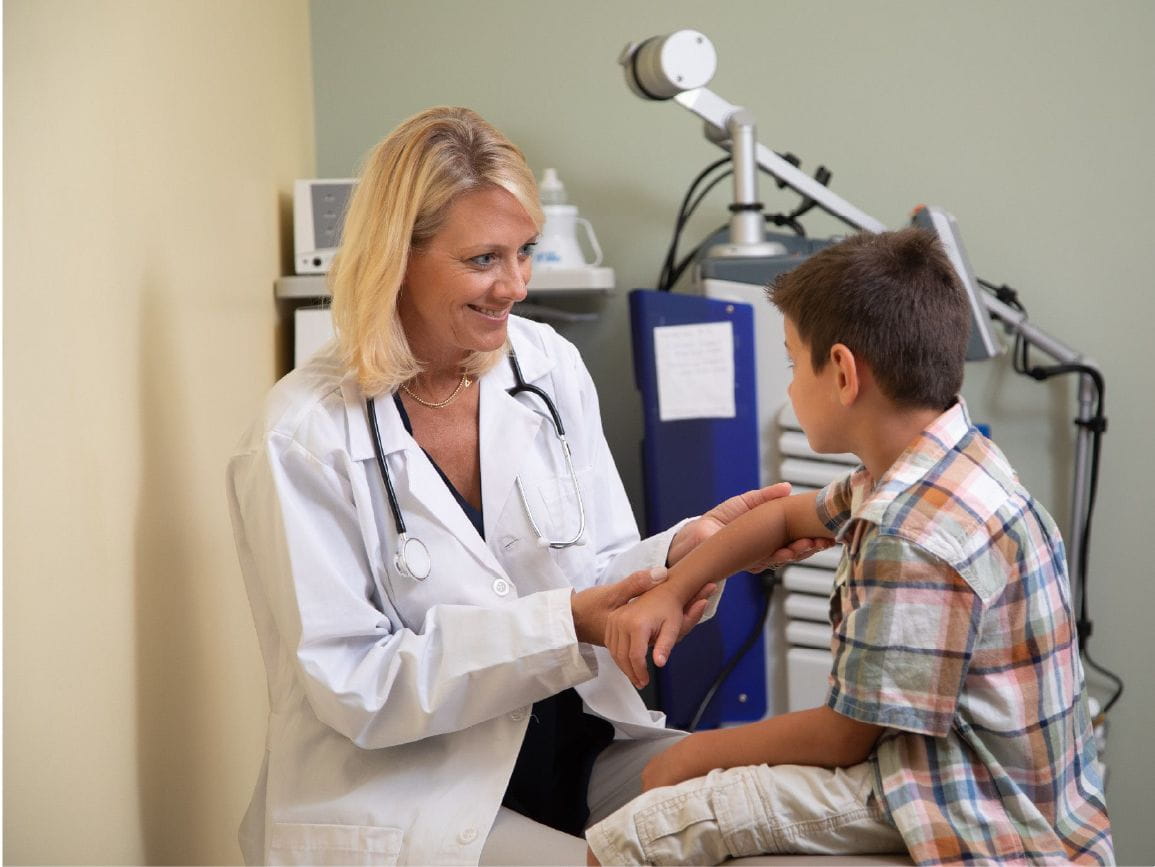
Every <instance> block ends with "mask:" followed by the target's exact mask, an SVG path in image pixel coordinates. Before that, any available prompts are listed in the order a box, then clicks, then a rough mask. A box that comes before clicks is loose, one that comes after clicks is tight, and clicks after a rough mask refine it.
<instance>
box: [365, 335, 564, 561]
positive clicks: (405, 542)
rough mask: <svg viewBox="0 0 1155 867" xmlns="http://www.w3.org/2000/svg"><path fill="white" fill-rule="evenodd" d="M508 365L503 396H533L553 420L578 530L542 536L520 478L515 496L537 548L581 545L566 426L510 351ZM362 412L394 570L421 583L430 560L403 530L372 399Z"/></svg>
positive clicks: (369, 399)
mask: <svg viewBox="0 0 1155 867" xmlns="http://www.w3.org/2000/svg"><path fill="white" fill-rule="evenodd" d="M509 365H510V367H512V368H513V379H514V386H513V387H512V388H510V389H507V391H506V393H507V394H509V396H510V397H517V395H519V394H521V393H522V392H529V393H530V394H533V395H536V396H537V397H538V398H540V399H541V401H542V403H544V404H545V408H546V409H547V410H549V415H550V418H551V419H553V427H554V430H555V431H556V432H557V438H558V441H559V442H561V450H562V454H563V455H564V456H565V465H566V469H567V470H568V471H569V477H570V481H571V482H572V484H573V490H574V496H575V497H577V507H578V530H577V533H575V534H574V536H573V538H572V539H567V540H563V541H555V540H551V539H547V538H546V536H545V534H544V533H542V532H541V529H540V528H539V527H538V525H537V521H535V520H534V519H533V510H532V509H531V508H530V506H529V498H528V497H526V495H525V488H524V487H523V486H522V484H521V476H518V477H517V478H516V480H515V481H516V484H517V494H518V497H519V498H520V499H521V505H522V508H523V509H525V515H526V517H527V518H528V519H529V526H530V527H531V528H532V529H533V534H534V535H535V536H536V537H537V543H538V545H540V546H542V547H543V548H555V549H558V548H570V547H572V546H574V545H580V544H582V536H583V535H585V531H586V510H585V505H584V503H583V502H582V492H581V487H580V485H579V484H578V477H577V471H576V470H575V469H574V465H573V451H572V450H571V449H570V445H569V440H567V439H566V436H565V427H564V426H563V425H562V423H561V416H560V415H558V411H557V407H556V406H555V405H554V402H553V400H551V399H550V396H549V395H548V394H546V393H545V392H544V391H543V390H542V389H540V388H538V387H537V386H536V385H530V384H529V383H527V382H526V381H525V378H524V377H523V376H522V374H521V365H520V364H518V363H517V353H515V352H513V351H512V350H510V353H509ZM365 412H366V414H367V415H368V416H369V428H370V429H371V430H372V432H373V451H374V452H375V453H376V455H377V467H378V469H380V470H381V478H382V480H383V481H384V482H385V493H386V494H387V495H388V497H389V508H390V510H391V511H392V512H393V523H394V524H395V525H396V527H397V553H396V554H394V555H393V565H394V566H396V567H397V571H398V572H399V573H400V574H401V575H404V576H405V577H406V578H412V579H413V580H415V581H424V580H425V579H426V578H428V577H429V569H430V566H431V565H432V561H431V560H430V557H429V549H428V548H427V547H425V543H424V542H422V541H421V540H420V539H418V538H417V537H416V536H410V535H409V534H408V533H407V532H406V530H405V519H404V517H402V514H401V505H400V504H399V503H398V502H397V492H396V491H395V490H394V489H393V480H392V478H391V477H390V475H389V467H388V466H387V465H386V463H385V452H384V449H383V448H382V447H381V432H380V430H379V429H378V427H377V412H376V410H375V407H374V403H373V398H371V397H370V398H367V399H366V400H365Z"/></svg>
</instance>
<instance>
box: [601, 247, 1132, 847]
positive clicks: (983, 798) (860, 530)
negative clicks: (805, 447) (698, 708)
mask: <svg viewBox="0 0 1155 867" xmlns="http://www.w3.org/2000/svg"><path fill="white" fill-rule="evenodd" d="M770 296H771V300H772V302H773V303H774V304H775V306H777V308H778V309H779V310H780V311H781V312H782V314H783V315H784V317H785V327H786V351H787V354H788V355H789V358H790V364H791V366H792V367H793V370H794V375H793V381H792V383H791V385H790V389H789V391H790V401H791V403H792V404H793V406H794V411H795V413H796V414H797V416H798V420H799V422H801V425H802V428H803V430H805V432H806V436H807V439H808V440H809V443H810V446H811V448H813V449H814V450H815V451H817V452H828V453H829V452H853V453H854V454H855V455H857V456H858V457H859V459H860V460H861V461H862V466H860V467H859V468H858V469H857V470H855V471H854V472H853V473H851V474H850V475H849V476H848V477H846V478H844V479H842V480H840V481H836V482H834V483H832V484H831V485H829V486H828V487H826V488H825V489H823V490H822V491H820V492H817V493H810V494H801V495H796V496H792V497H789V498H785V499H781V500H775V501H773V502H770V503H766V504H765V505H762V506H759V507H758V508H756V509H753V510H751V511H750V512H749V513H747V514H746V515H745V516H743V517H742V518H740V519H738V520H736V521H734V522H733V523H732V524H730V525H728V526H727V527H725V528H724V529H722V530H721V531H719V532H718V533H717V534H716V535H714V536H713V537H711V538H710V539H709V540H707V541H706V542H704V543H702V545H700V546H699V547H698V548H696V549H695V550H694V551H693V552H691V553H690V554H689V555H687V556H686V557H685V558H684V559H683V560H681V561H680V562H679V563H678V564H677V565H676V566H674V567H673V568H671V569H670V572H669V576H668V578H667V579H666V581H665V582H664V583H662V584H661V585H660V586H659V587H656V588H655V589H653V590H650V591H648V592H647V593H646V594H645V595H643V596H641V597H639V598H637V599H635V600H634V602H633V603H632V604H630V605H628V606H625V607H623V608H621V609H619V610H618V612H615V614H614V615H613V616H612V617H611V621H610V623H609V625H608V627H607V633H606V646H607V647H608V648H609V649H610V650H611V652H612V653H613V655H614V658H615V659H616V660H617V662H618V664H619V665H620V666H622V669H623V670H624V671H625V672H626V673H627V674H628V675H629V676H630V677H631V679H632V680H633V681H634V683H635V684H636V685H639V686H640V685H642V684H644V683H645V682H646V680H647V674H646V668H645V656H646V651H647V649H648V647H649V645H650V644H651V643H652V644H653V646H654V651H653V656H654V662H655V664H657V665H664V664H665V661H666V658H667V656H668V654H669V651H670V648H671V647H672V646H673V643H674V640H675V639H676V637H677V633H678V627H679V626H680V625H681V617H682V614H681V612H682V610H683V607H684V605H685V604H686V602H687V601H688V600H689V599H691V598H693V597H694V595H695V594H696V593H697V591H698V588H700V587H701V586H702V585H703V584H705V583H706V582H708V581H714V580H717V579H718V578H720V577H724V576H725V575H729V574H731V573H733V572H736V571H738V570H740V569H742V568H743V567H744V566H746V565H748V564H749V563H751V562H753V561H755V560H756V559H758V557H759V555H760V554H762V553H763V552H765V551H767V550H774V549H777V548H780V547H782V546H783V545H785V544H786V543H787V542H789V541H790V540H792V539H796V538H802V537H820V536H826V537H830V536H833V537H834V538H835V539H836V540H837V541H839V542H841V543H842V544H843V546H844V552H843V557H842V561H841V564H840V566H839V569H838V573H837V575H836V578H835V587H834V592H833V594H832V596H831V601H830V612H831V621H832V624H833V626H834V635H833V639H832V642H831V647H832V650H833V653H834V666H833V670H832V671H831V674H830V692H829V696H828V698H827V701H826V705H825V706H823V707H818V708H813V709H811V710H805V711H800V712H795V713H788V714H783V715H780V716H776V717H772V718H770V719H766V720H763V721H761V722H757V723H751V724H748V725H744V726H740V727H736V728H727V729H719V730H716V731H706V732H701V733H698V734H693V735H690V736H688V737H686V738H684V739H683V740H681V741H680V742H678V743H677V744H676V745H675V746H673V747H671V748H670V749H669V750H667V751H666V752H664V753H662V754H660V755H659V756H657V757H656V758H655V759H653V760H652V761H651V762H650V764H649V765H648V766H647V767H646V770H645V772H644V773H643V784H644V789H645V791H644V793H643V794H642V795H641V796H639V797H638V798H637V799H635V800H634V801H633V802H631V803H630V804H628V805H627V806H626V807H624V808H622V809H621V810H619V811H618V812H616V813H614V814H613V815H611V816H610V817H609V818H607V819H605V820H604V821H602V822H600V823H598V824H596V825H594V826H592V827H591V828H590V829H588V831H587V834H586V839H587V840H588V842H589V845H590V863H598V860H597V859H600V861H601V862H602V863H607V864H627V863H647V864H650V863H653V864H683V863H684V864H714V863H718V862H720V861H722V860H724V859H726V858H730V857H739V856H743V855H752V854H756V853H769V852H798V853H812V854H850V853H856V852H857V853H865V852H886V851H901V850H902V849H903V848H906V849H907V850H908V851H909V852H910V855H911V857H912V858H914V860H915V861H916V862H918V863H920V864H928V863H948V862H957V863H963V862H967V863H974V862H976V861H978V862H1017V863H1068V862H1087V863H1111V862H1112V861H1113V858H1114V854H1113V849H1112V842H1111V831H1110V824H1109V821H1108V819H1107V813H1106V808H1105V805H1104V799H1103V789H1102V782H1101V780H1100V779H1099V776H1098V774H1097V773H1096V770H1095V766H1094V759H1095V742H1094V739H1093V736H1092V731H1091V721H1090V717H1089V715H1088V712H1087V703H1086V696H1085V691H1084V683H1083V669H1082V666H1081V664H1080V661H1079V656H1078V651H1077V643H1076V638H1075V634H1074V626H1073V620H1072V616H1071V602H1070V596H1069V593H1070V591H1069V586H1068V580H1067V572H1066V565H1065V561H1064V557H1065V553H1064V549H1063V543H1062V540H1061V538H1060V536H1059V531H1058V529H1057V528H1056V526H1055V523H1054V521H1053V520H1052V519H1051V517H1050V515H1048V514H1047V513H1046V511H1044V509H1043V508H1042V506H1040V505H1039V504H1038V503H1037V502H1035V501H1034V500H1033V499H1032V498H1031V495H1030V494H1029V493H1028V492H1027V491H1026V490H1024V489H1023V487H1022V486H1021V485H1020V484H1019V482H1018V480H1017V478H1016V476H1015V474H1014V471H1013V470H1012V469H1011V467H1010V466H1009V464H1008V463H1007V460H1006V458H1005V457H1004V456H1003V454H1002V453H1001V452H1000V451H999V449H998V448H997V447H996V446H995V445H994V444H993V443H991V442H990V441H989V440H987V439H986V438H985V437H983V436H982V435H981V434H980V433H979V432H978V431H977V430H976V429H975V428H974V427H973V426H972V425H971V423H970V420H969V418H968V417H967V413H966V408H965V406H964V405H963V403H962V401H961V400H960V399H959V398H958V392H959V388H960V387H961V385H962V378H963V361H964V358H965V354H966V343H967V335H968V330H969V313H968V304H967V300H966V297H965V295H964V290H963V288H962V287H961V285H960V284H959V282H958V280H957V278H956V277H955V274H954V272H953V270H952V269H951V267H950V264H949V262H948V261H947V259H946V256H945V254H944V253H943V251H942V249H941V248H940V246H939V244H938V242H937V241H936V240H935V239H934V238H933V237H932V236H930V235H928V234H926V233H923V232H921V231H919V230H915V229H907V230H903V231H899V232H893V233H884V234H880V235H860V236H856V237H853V238H850V239H848V240H846V241H844V242H842V243H840V244H837V245H835V246H833V247H831V248H828V249H826V250H824V251H822V252H820V253H818V254H817V255H815V256H813V257H812V258H811V259H809V260H807V261H806V262H805V263H804V264H802V265H801V266H799V267H798V268H797V269H795V270H794V271H792V272H790V273H789V274H787V275H785V276H784V277H782V278H781V279H779V280H778V281H777V283H776V284H775V285H774V286H773V287H772V288H771V290H770Z"/></svg>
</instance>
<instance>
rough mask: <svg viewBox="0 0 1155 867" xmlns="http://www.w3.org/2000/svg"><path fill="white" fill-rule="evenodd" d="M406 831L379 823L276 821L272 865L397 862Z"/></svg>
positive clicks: (271, 840) (270, 851) (270, 856)
mask: <svg viewBox="0 0 1155 867" xmlns="http://www.w3.org/2000/svg"><path fill="white" fill-rule="evenodd" d="M404 836H405V835H404V834H403V833H402V831H401V829H400V828H383V827H379V826H377V825H308V824H299V823H288V822H282V823H274V824H273V827H272V836H271V837H270V840H269V863H270V864H366V865H368V864H384V865H389V864H396V863H397V857H398V855H400V854H401V843H402V841H403V840H404Z"/></svg>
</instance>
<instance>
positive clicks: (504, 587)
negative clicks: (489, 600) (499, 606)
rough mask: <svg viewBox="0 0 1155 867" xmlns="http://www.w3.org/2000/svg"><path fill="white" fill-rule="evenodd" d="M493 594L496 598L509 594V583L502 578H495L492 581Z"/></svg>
mask: <svg viewBox="0 0 1155 867" xmlns="http://www.w3.org/2000/svg"><path fill="white" fill-rule="evenodd" d="M493 592H494V593H496V594H497V595H498V596H504V595H505V594H506V593H508V592H509V582H508V581H506V580H505V579H504V578H495V579H494V580H493Z"/></svg>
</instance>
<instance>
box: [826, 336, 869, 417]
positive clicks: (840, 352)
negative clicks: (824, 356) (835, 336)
mask: <svg viewBox="0 0 1155 867" xmlns="http://www.w3.org/2000/svg"><path fill="white" fill-rule="evenodd" d="M829 363H830V364H832V365H833V366H834V388H835V392H836V395H837V397H838V402H839V404H841V405H842V406H851V405H852V404H853V403H854V402H855V401H856V400H857V399H858V394H859V391H860V390H861V388H862V371H861V370H860V368H859V364H860V362H859V361H858V359H857V358H855V357H854V353H853V352H851V351H850V347H849V346H847V345H846V344H845V343H835V344H834V345H833V346H832V347H830V362H829Z"/></svg>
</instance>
